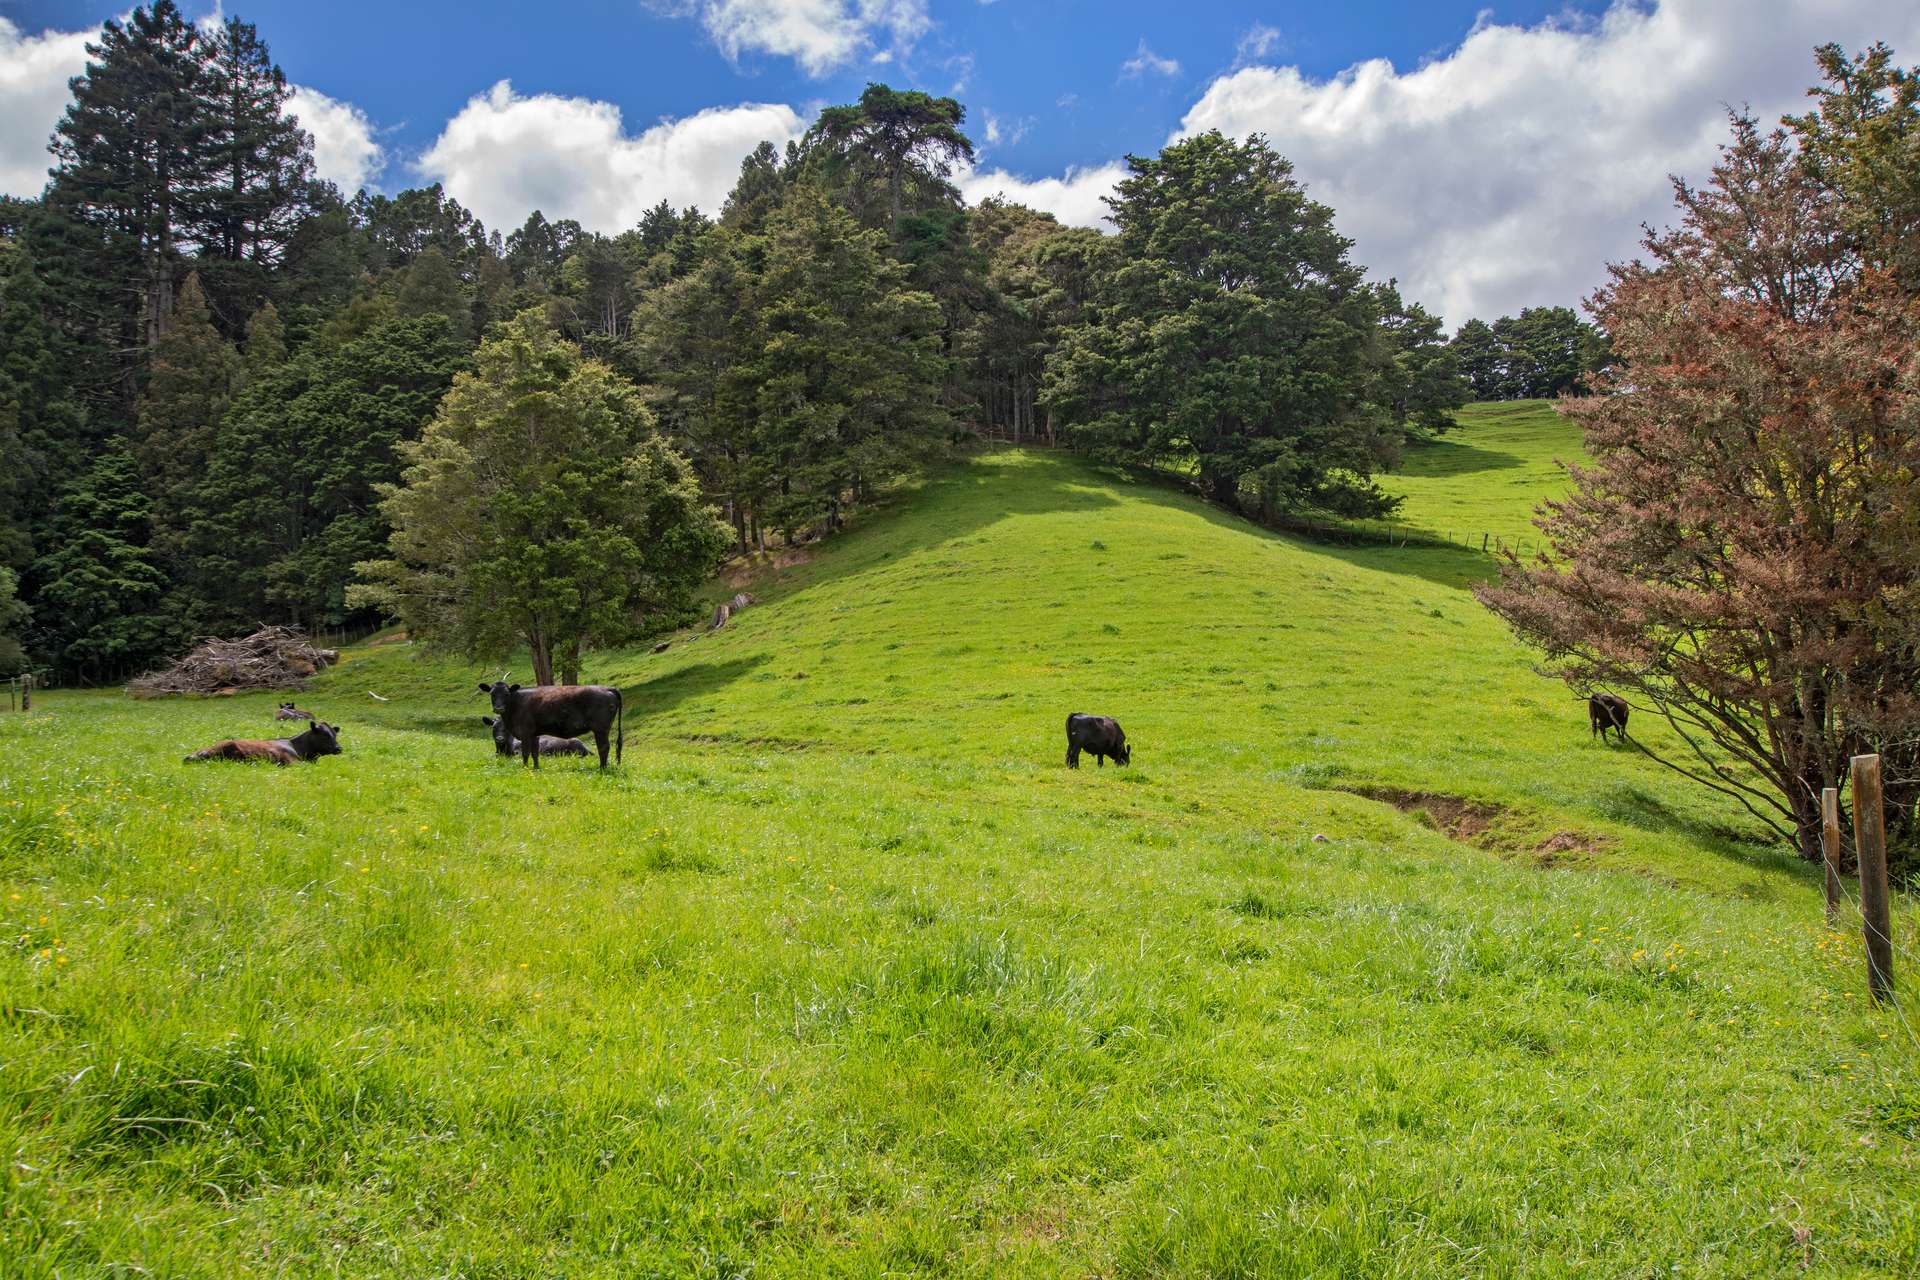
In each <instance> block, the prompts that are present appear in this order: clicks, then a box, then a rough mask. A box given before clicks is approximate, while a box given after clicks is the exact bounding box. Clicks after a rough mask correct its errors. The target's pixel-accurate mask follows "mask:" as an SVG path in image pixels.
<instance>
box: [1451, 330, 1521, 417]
mask: <svg viewBox="0 0 1920 1280" xmlns="http://www.w3.org/2000/svg"><path fill="white" fill-rule="evenodd" d="M1450 345H1451V346H1452V347H1453V356H1454V362H1455V364H1457V365H1458V366H1459V368H1460V374H1461V376H1462V377H1464V378H1466V380H1467V388H1468V390H1470V391H1471V392H1472V393H1473V398H1474V399H1475V400H1498V399H1499V398H1500V395H1501V393H1502V392H1503V391H1504V390H1505V389H1506V378H1507V369H1506V348H1505V346H1504V345H1503V344H1502V343H1501V341H1500V339H1498V338H1496V337H1495V336H1494V334H1493V326H1492V325H1490V324H1488V323H1487V322H1486V321H1485V320H1469V321H1467V322H1466V323H1465V324H1463V325H1461V326H1460V332H1458V333H1456V334H1454V335H1453V342H1452V343H1451V344H1450Z"/></svg>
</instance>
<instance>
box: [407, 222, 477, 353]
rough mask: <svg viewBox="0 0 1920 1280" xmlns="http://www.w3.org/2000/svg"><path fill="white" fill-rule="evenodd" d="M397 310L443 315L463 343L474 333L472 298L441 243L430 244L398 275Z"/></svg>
mask: <svg viewBox="0 0 1920 1280" xmlns="http://www.w3.org/2000/svg"><path fill="white" fill-rule="evenodd" d="M393 302H394V309H395V310H396V311H397V312H398V313H399V314H401V315H403V316H429V315H432V316H440V317H442V318H443V319H445V320H446V322H447V327H448V328H449V329H450V330H451V331H452V333H453V335H454V336H455V337H456V338H458V339H459V340H460V341H462V342H470V341H471V340H472V336H473V300H472V299H471V298H469V297H468V296H467V290H466V286H465V285H464V284H462V283H461V281H460V277H459V275H458V274H457V273H456V272H455V271H454V269H453V263H451V262H450V261H448V260H447V255H446V254H445V253H443V252H441V250H440V247H439V246H438V245H434V244H429V245H428V246H427V247H426V248H424V249H422V250H421V251H420V252H419V253H418V254H417V255H416V256H415V257H414V259H413V261H412V262H411V263H409V264H408V265H407V267H406V268H405V269H404V270H402V271H401V272H400V273H399V274H398V276H397V277H396V278H395V286H394V294H393Z"/></svg>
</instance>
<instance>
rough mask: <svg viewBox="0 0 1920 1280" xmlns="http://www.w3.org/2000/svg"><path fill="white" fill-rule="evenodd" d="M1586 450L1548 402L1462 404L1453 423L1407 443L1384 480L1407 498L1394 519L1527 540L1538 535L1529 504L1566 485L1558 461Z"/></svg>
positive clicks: (1458, 536)
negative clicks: (1436, 434)
mask: <svg viewBox="0 0 1920 1280" xmlns="http://www.w3.org/2000/svg"><path fill="white" fill-rule="evenodd" d="M1583 456H1584V454H1583V451H1582V449H1581V446H1580V429H1579V428H1578V427H1576V426H1575V425H1574V424H1573V423H1571V422H1569V421H1568V420H1567V419H1565V418H1563V417H1561V416H1560V415H1559V414H1558V413H1556V412H1555V411H1554V408H1553V402H1552V401H1550V400H1508V401H1493V402H1488V403H1484V404H1472V405H1468V406H1467V407H1466V408H1465V409H1463V410H1461V411H1460V414H1459V425H1458V426H1457V427H1455V428H1454V429H1453V430H1452V431H1450V432H1448V433H1447V434H1446V435H1445V436H1443V437H1441V438H1440V439H1439V440H1438V441H1436V442H1434V443H1433V444H1428V445H1421V446H1418V447H1416V448H1413V449H1410V450H1408V451H1407V456H1406V458H1405V460H1404V462H1403V464H1402V465H1401V467H1400V470H1399V471H1398V472H1396V473H1395V474H1393V475H1391V476H1388V477H1386V479H1385V481H1384V483H1385V486H1386V488H1387V490H1388V491H1389V492H1391V493H1396V494H1399V495H1401V496H1402V497H1403V498H1404V499H1405V501H1404V502H1403V503H1402V504H1401V507H1400V510H1399V511H1398V512H1396V513H1395V515H1394V519H1395V521H1396V522H1397V523H1405V524H1407V525H1410V526H1412V527H1413V528H1415V529H1420V530H1424V531H1427V532H1431V533H1439V534H1450V535H1452V537H1453V539H1454V540H1455V541H1460V540H1463V539H1465V538H1467V537H1469V536H1471V537H1472V538H1473V539H1474V540H1475V543H1476V545H1477V544H1478V540H1479V538H1480V536H1481V535H1482V534H1488V535H1491V536H1492V537H1493V538H1505V539H1507V540H1508V541H1518V540H1525V542H1526V543H1527V545H1528V546H1529V547H1531V546H1533V545H1536V544H1537V543H1538V542H1539V540H1540V531H1539V530H1538V529H1535V528H1534V527H1533V524H1532V523H1531V521H1530V520H1529V516H1530V514H1531V513H1532V511H1533V507H1534V504H1536V503H1538V502H1539V501H1540V500H1541V499H1542V498H1548V497H1557V496H1558V495H1559V494H1561V493H1563V492H1565V490H1566V473H1565V471H1564V470H1562V468H1561V465H1560V464H1561V463H1563V462H1579V461H1581V459H1582V458H1583Z"/></svg>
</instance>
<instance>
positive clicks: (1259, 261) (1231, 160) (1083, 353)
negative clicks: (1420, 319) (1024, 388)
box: [1044, 132, 1397, 514]
mask: <svg viewBox="0 0 1920 1280" xmlns="http://www.w3.org/2000/svg"><path fill="white" fill-rule="evenodd" d="M1127 163H1128V167H1129V169H1130V173H1129V175H1128V176H1127V177H1126V178H1124V179H1122V180H1121V182H1120V186H1119V192H1118V194H1117V196H1115V197H1113V198H1112V200H1111V202H1110V203H1111V205H1112V208H1113V221H1114V222H1115V224H1116V225H1117V226H1118V228H1119V234H1118V236H1117V238H1116V239H1117V243H1116V245H1115V249H1114V258H1113V264H1114V265H1113V266H1112V268H1111V269H1110V270H1108V271H1107V272H1105V273H1104V275H1103V276H1102V278H1101V279H1100V281H1099V283H1098V285H1097V286H1096V290H1095V296H1094V298H1093V299H1092V301H1091V302H1089V304H1088V306H1087V309H1086V318H1085V320H1084V322H1083V323H1082V324H1080V325H1078V326H1077V327H1076V328H1075V329H1074V330H1073V331H1072V332H1071V333H1069V334H1068V335H1067V338H1066V342H1065V344H1064V348H1063V350H1062V351H1061V352H1060V353H1059V355H1058V356H1056V358H1055V359H1054V360H1053V362H1052V364H1051V366H1050V368H1049V371H1048V378H1047V389H1046V393H1045V397H1044V399H1045V401H1046V403H1047V404H1048V405H1049V406H1051V407H1053V408H1055V409H1056V410H1058V411H1059V412H1060V413H1061V414H1062V415H1064V416H1065V418H1066V419H1067V420H1068V422H1069V423H1070V424H1071V433H1072V436H1073V438H1074V439H1075V440H1076V442H1078V443H1080V444H1081V445H1083V446H1084V447H1087V448H1089V449H1092V450H1094V451H1095V452H1097V453H1100V454H1102V455H1105V456H1108V457H1113V458H1118V459H1124V460H1127V461H1134V462H1142V463H1156V464H1166V463H1173V464H1176V465H1191V466H1192V467H1193V468H1194V469H1195V471H1196V472H1197V474H1198V479H1199V481H1200V484H1201V486H1202V488H1203V489H1204V490H1205V492H1206V493H1208V494H1209V495H1210V496H1211V497H1213V498H1214V499H1215V500H1216V501H1220V502H1222V503H1226V504H1229V505H1234V504H1237V501H1238V498H1239V494H1240V491H1241V488H1242V486H1243V485H1255V486H1257V488H1258V491H1259V493H1260V495H1261V500H1262V502H1263V504H1264V505H1266V506H1268V507H1270V508H1275V509H1277V508H1280V507H1292V506H1300V505H1311V506H1318V507H1327V508H1332V509H1335V510H1339V511H1343V512H1348V513H1353V514H1371V513H1377V512H1381V511H1385V510H1387V509H1389V508H1390V506H1391V499H1389V498H1388V497H1387V496H1386V495H1385V494H1383V493H1382V492H1381V491H1380V489H1379V488H1378V487H1377V486H1376V485H1374V484H1373V483H1372V481H1371V480H1370V479H1369V476H1370V475H1371V473H1372V472H1373V471H1375V470H1376V469H1377V468H1378V467H1379V466H1380V465H1381V464H1382V463H1383V462H1384V461H1385V460H1386V459H1388V458H1390V457H1391V456H1392V449H1393V446H1394V445H1395V444H1396V443H1397V439H1396V438H1395V437H1394V435H1393V434H1392V433H1391V432H1388V431H1386V430H1384V429H1383V424H1382V419H1381V415H1380V413H1379V411H1378V408H1377V406H1374V405H1372V404H1370V403H1369V401H1368V399H1367V397H1368V395H1369V393H1370V391H1371V390H1372V389H1373V373H1372V370H1371V368H1370V367H1369V362H1368V360H1367V354H1368V347H1369V343H1370V342H1371V340H1372V328H1373V324H1374V309H1373V298H1372V295H1371V294H1370V293H1369V292H1368V290H1367V289H1365V288H1364V287H1363V285H1362V281H1361V270H1360V268H1359V267H1357V266H1355V265H1354V264H1353V263H1351V262H1349V261H1348V259H1347V248H1348V243H1349V242H1348V241H1347V240H1346V239H1344V238H1343V237H1342V236H1340V235H1339V234H1338V233H1337V232H1335V231H1334V229H1333V211H1332V210H1331V209H1328V208H1327V207H1326V206H1325V205H1322V204H1318V203H1316V202H1314V201H1312V200H1310V199H1308V198H1307V195H1306V192H1305V191H1304V190H1303V189H1302V188H1301V186H1300V184H1299V183H1298V182H1296V181H1295V180H1294V178H1293V167H1292V165H1290V164H1289V163H1288V162H1287V161H1286V160H1285V159H1283V158H1282V157H1281V156H1279V155H1278V154H1276V153H1275V152H1274V151H1273V150H1272V148H1270V147H1269V146H1268V145H1267V143H1266V141H1265V139H1263V138H1260V137H1258V136H1255V137H1252V138H1250V139H1248V140H1247V141H1245V142H1238V141H1235V140H1233V139H1230V138H1227V137H1225V136H1223V135H1222V134H1220V133H1218V132H1209V133H1205V134H1201V135H1199V136H1198V137H1194V138H1190V139H1187V140H1186V141H1184V142H1179V143H1175V144H1173V145H1172V146H1169V147H1168V148H1166V150H1164V151H1162V152H1161V153H1160V155H1159V156H1157V157H1155V158H1152V159H1142V158H1140V157H1138V156H1134V157H1129V159H1128V161H1127Z"/></svg>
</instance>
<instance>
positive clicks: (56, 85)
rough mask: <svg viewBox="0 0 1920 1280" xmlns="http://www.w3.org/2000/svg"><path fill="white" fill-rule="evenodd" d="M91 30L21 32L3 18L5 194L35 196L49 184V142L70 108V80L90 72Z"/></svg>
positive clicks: (0, 83) (1, 188)
mask: <svg viewBox="0 0 1920 1280" xmlns="http://www.w3.org/2000/svg"><path fill="white" fill-rule="evenodd" d="M93 37H94V33H93V32H91V31H49V32H47V33H45V34H44V35H37V36H29V35H24V34H22V32H21V30H20V28H19V27H17V26H15V25H14V24H13V23H11V22H9V21H7V19H5V18H0V195H9V196H26V197H32V196H37V195H39V194H40V191H41V189H42V188H44V187H45V186H46V185H47V167H48V166H49V165H51V164H52V163H53V157H51V156H49V155H48V154H47V139H49V138H51V137H52V136H53V127H54V126H55V125H56V124H59V123H60V117H61V116H62V115H63V114H65V112H66V109H67V100H68V97H69V94H68V93H67V81H68V80H70V79H72V78H73V77H74V76H77V75H79V74H80V73H81V72H83V71H85V70H86V69H87V41H89V40H91V39H93Z"/></svg>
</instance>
